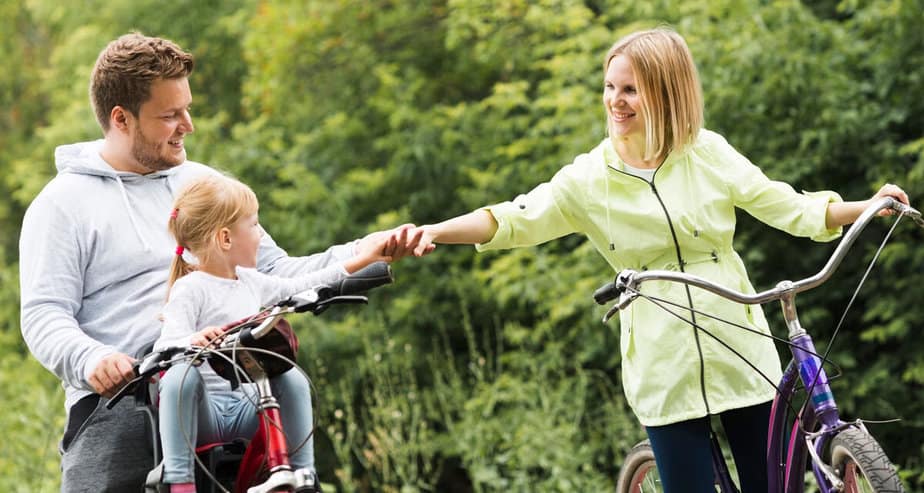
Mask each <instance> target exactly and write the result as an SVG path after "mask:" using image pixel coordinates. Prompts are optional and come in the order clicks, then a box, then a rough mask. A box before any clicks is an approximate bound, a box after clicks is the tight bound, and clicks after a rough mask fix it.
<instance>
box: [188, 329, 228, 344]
mask: <svg viewBox="0 0 924 493" xmlns="http://www.w3.org/2000/svg"><path fill="white" fill-rule="evenodd" d="M224 336H225V332H224V331H223V330H221V327H217V326H215V327H206V328H204V329H202V330H200V331H199V332H196V333H195V334H193V335H192V337H191V338H190V339H189V343H190V344H191V345H193V346H202V347H205V346H208V345H210V344H215V343H218V342H219V341H221V340H222V338H224Z"/></svg>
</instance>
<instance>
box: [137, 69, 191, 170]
mask: <svg viewBox="0 0 924 493" xmlns="http://www.w3.org/2000/svg"><path fill="white" fill-rule="evenodd" d="M191 103H192V94H191V93H190V91H189V80H187V79H186V78H185V77H183V78H179V79H160V80H157V81H154V82H153V83H152V84H151V97H150V99H148V101H147V102H145V103H144V104H142V105H141V108H140V109H139V111H138V118H132V119H131V121H132V124H131V125H129V130H130V135H131V157H132V158H133V159H134V161H135V163H133V164H134V165H135V166H133V168H136V169H135V171H137V172H139V173H141V174H147V173H152V172H155V171H162V170H165V169H170V168H172V167H174V166H177V165H179V164H182V163H183V162H184V161H186V148H185V147H184V145H183V138H184V137H185V136H186V134H188V133H192V131H193V130H194V128H193V123H192V116H190V114H189V107H190V104H191Z"/></svg>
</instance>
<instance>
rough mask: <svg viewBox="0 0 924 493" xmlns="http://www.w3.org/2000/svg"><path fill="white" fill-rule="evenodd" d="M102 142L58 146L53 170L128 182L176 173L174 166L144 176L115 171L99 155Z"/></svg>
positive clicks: (100, 140)
mask: <svg viewBox="0 0 924 493" xmlns="http://www.w3.org/2000/svg"><path fill="white" fill-rule="evenodd" d="M103 142H104V141H103V140H102V139H99V140H94V141H91V142H78V143H76V144H67V145H62V146H58V147H57V148H56V149H55V168H57V170H58V173H59V174H61V173H76V174H80V175H90V176H99V177H103V178H112V179H114V180H125V181H130V180H133V179H145V178H147V179H151V178H159V177H163V176H169V175H172V174H174V173H176V172H177V167H176V166H174V167H173V168H170V169H168V170H164V171H156V172H154V173H149V174H146V175H140V174H138V173H132V172H130V171H117V170H116V169H115V168H113V167H112V165H110V164H109V163H108V162H106V160H104V159H103V158H102V156H101V155H100V151H102V149H103Z"/></svg>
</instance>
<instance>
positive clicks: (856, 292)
mask: <svg viewBox="0 0 924 493" xmlns="http://www.w3.org/2000/svg"><path fill="white" fill-rule="evenodd" d="M902 216H904V214H899V215H898V217H897V218H896V220H895V221H894V222H893V223H892V226H891V227H890V228H889V230H888V232H887V233H886V235H885V237H884V238H883V240H882V243H881V244H880V245H879V248H878V249H877V251H876V253H875V255H873V258H872V259H871V261H870V264H869V265H868V266H867V269H866V271H865V272H864V274H863V277H862V278H861V279H860V281H859V283H858V284H857V287H856V289H855V290H854V292H853V295H852V296H851V298H850V301H849V302H848V303H847V306H846V307H845V308H844V312H843V313H842V315H841V318H840V320H839V322H838V324H837V326H836V327H835V329H834V332H833V334H832V335H831V338H830V340H829V342H828V345H827V347H826V349H825V351H824V353H823V354H819V353H817V352H815V351H809V350H807V349H806V348H804V347H802V346H799V345H797V344H795V343H793V342H792V341H790V340H789V339H784V338H782V337H778V336H775V335H773V334H772V333H769V334H768V333H763V332H761V331H759V330H756V329H753V328H751V327H747V326H744V325H741V324H737V323H735V322H731V321H728V320H725V319H723V318H721V317H718V316H714V315H712V314H709V313H706V312H703V311H701V310H698V309H695V308H691V307H689V306H683V305H680V304H679V303H676V302H674V301H671V300H667V299H663V298H658V297H655V296H649V295H646V294H644V293H642V292H641V291H639V290H637V289H632V288H627V291H631V292H632V293H633V294H635V295H636V296H639V297H641V298H644V299H646V300H648V301H650V302H651V303H652V304H654V305H655V306H657V307H658V308H660V309H662V310H664V311H666V312H667V313H669V314H671V315H673V316H674V317H676V318H678V319H680V320H681V321H683V322H684V323H686V324H688V325H690V326H692V327H694V328H695V329H696V330H699V331H701V332H703V333H704V334H706V335H707V336H709V337H710V338H712V339H713V340H715V341H716V342H718V343H719V344H721V345H722V346H723V347H725V348H726V349H728V350H729V351H730V352H731V353H732V354H733V355H735V356H736V357H737V358H738V359H740V360H741V361H743V362H744V363H745V364H746V365H748V366H749V367H750V368H751V369H753V370H754V371H755V372H757V374H758V375H760V376H761V378H763V379H764V380H766V381H767V382H768V383H769V384H770V386H772V387H773V388H774V389H776V392H777V395H780V396H782V393H781V392H780V388H779V387H777V385H776V383H775V382H774V381H773V380H772V379H771V378H769V377H768V376H767V375H766V374H764V373H763V372H762V371H760V370H759V369H757V368H756V366H755V365H754V364H753V363H751V362H750V361H749V360H748V359H747V358H746V357H744V355H742V354H741V353H740V352H738V351H737V350H736V349H734V348H733V347H731V346H730V345H729V344H728V343H726V342H725V341H724V340H722V339H721V338H720V337H718V336H716V335H715V334H713V333H711V332H710V331H709V330H707V329H705V328H704V327H702V326H701V325H700V324H698V323H696V322H694V321H692V320H689V319H686V318H684V317H683V316H682V315H680V314H678V313H676V312H674V311H673V310H671V309H669V308H667V307H666V306H665V305H671V306H673V307H676V308H679V309H682V310H684V311H690V312H692V313H695V314H697V315H703V316H704V317H706V318H709V319H712V320H715V321H717V322H721V323H724V324H726V325H728V326H732V327H736V328H739V329H742V330H745V331H748V332H751V333H753V334H757V335H760V336H763V337H767V338H770V339H772V340H774V341H777V342H781V343H783V344H786V345H788V346H790V347H793V348H797V349H800V350H802V351H805V352H806V353H809V354H811V355H812V356H815V357H817V358H819V359H820V360H821V362H822V364H821V365H820V366H819V367H818V369H817V370H816V373H815V375H814V376H813V377H812V380H811V381H812V385H811V386H810V387H808V388H805V391H806V402H807V401H808V399H809V396H811V394H812V391H813V390H814V387H815V384H816V382H817V380H818V376H819V374H820V373H821V371H822V368H823V367H824V365H825V364H828V365H830V366H832V367H833V368H834V369H835V370H836V372H835V374H834V375H831V376H829V377H828V381H830V380H833V379H835V378H838V377H840V376H841V375H843V369H842V368H841V367H840V365H838V364H837V363H835V362H833V361H831V360H830V359H828V356H829V354H830V352H831V348H832V347H833V345H834V341H835V339H836V338H837V335H838V333H839V331H840V328H841V327H842V326H843V323H844V321H845V320H846V317H847V313H848V312H849V310H850V308H851V307H852V305H853V303H854V301H855V300H856V298H857V296H858V295H859V292H860V289H861V288H862V287H863V284H864V283H865V282H866V280H867V278H868V277H869V274H870V272H872V269H873V267H874V265H875V263H876V261H877V260H878V258H879V255H880V254H881V253H882V250H883V249H884V248H885V245H886V243H888V241H889V238H890V237H891V236H892V232H893V231H895V228H896V227H897V226H898V223H899V221H900V220H901V218H902ZM784 400H785V401H786V406H787V408H789V410H790V412H792V413H793V415H794V416H798V413H797V412H796V409H795V407H794V406H793V403H792V401H790V400H788V399H784ZM806 402H803V404H802V405H801V406H800V408H803V407H805V403H806ZM798 421H799V422H800V424H799V428H800V429H801V430H802V431H803V432H804V433H811V432H809V431H808V430H805V429H804V428H802V424H801V420H798ZM864 421H865V420H864ZM895 421H898V420H886V421H882V423H890V422H895ZM869 422H871V423H872V422H875V421H869Z"/></svg>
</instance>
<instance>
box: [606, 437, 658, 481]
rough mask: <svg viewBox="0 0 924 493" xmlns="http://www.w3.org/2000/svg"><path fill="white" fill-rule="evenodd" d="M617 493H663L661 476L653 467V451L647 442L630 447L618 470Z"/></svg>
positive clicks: (654, 466) (656, 468)
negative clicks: (661, 492) (660, 492)
mask: <svg viewBox="0 0 924 493" xmlns="http://www.w3.org/2000/svg"><path fill="white" fill-rule="evenodd" d="M616 491H617V493H649V492H659V491H663V490H662V488H661V476H659V475H658V467H657V466H656V465H655V458H654V451H652V450H651V445H650V444H649V443H648V440H645V441H642V442H639V443H637V444H635V446H634V447H632V450H630V451H629V455H627V456H626V460H625V461H624V462H623V463H622V468H620V469H619V479H617V481H616Z"/></svg>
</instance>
